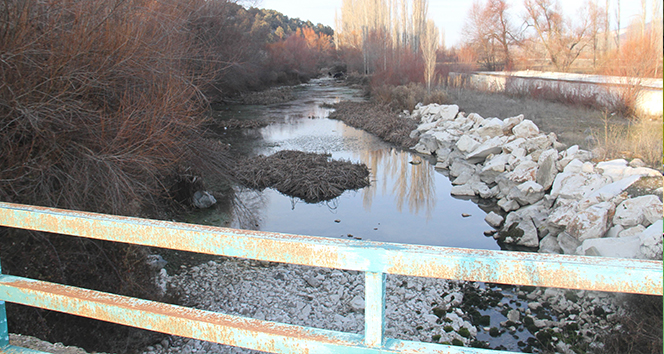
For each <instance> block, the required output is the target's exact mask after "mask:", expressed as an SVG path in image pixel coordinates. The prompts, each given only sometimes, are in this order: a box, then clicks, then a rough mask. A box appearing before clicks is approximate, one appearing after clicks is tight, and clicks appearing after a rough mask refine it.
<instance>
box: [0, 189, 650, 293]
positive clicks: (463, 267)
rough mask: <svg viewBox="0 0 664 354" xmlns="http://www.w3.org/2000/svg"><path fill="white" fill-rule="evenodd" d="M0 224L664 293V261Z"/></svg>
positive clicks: (158, 229)
mask: <svg viewBox="0 0 664 354" xmlns="http://www.w3.org/2000/svg"><path fill="white" fill-rule="evenodd" d="M0 226H8V227H14V228H21V229H30V230H37V231H45V232H52V233H58V234H66V235H73V236H80V237H86V238H91V239H98V240H107V241H115V242H124V243H131V244H138V245H145V246H152V247H160V248H169V249H175V250H181V251H190V252H196V253H205V254H212V255H219V256H230V257H241V258H249V259H255V260H262V261H271V262H281V263H291V264H299V265H306V266H316V267H327V268H337V269H348V270H358V271H368V272H374V273H386V274H401V275H409V276H421V277H431V278H441V279H453V280H467V281H482V282H490V283H501V284H512V285H532V286H543V287H556V288H569V289H583V290H597V291H610V292H624V293H641V294H653V295H662V262H661V261H646V260H634V259H619V258H604V257H587V256H571V255H553V254H539V253H529V252H512V251H490V250H472V249H462V248H449V247H436V246H420V245H406V244H394V243H382V242H371V241H354V240H343V239H334V238H328V237H313V236H299V235H289V234H279V233H273V232H261V231H251V230H237V229H230V228H221V227H213V226H203V225H192V224H184V223H176V222H170V221H160V220H147V219H139V218H131V217H122V216H113V215H105V214H96V213H88V212H78V211H70V210H62V209H54V208H45V207H37V206H28V205H20V204H10V203H3V202H0Z"/></svg>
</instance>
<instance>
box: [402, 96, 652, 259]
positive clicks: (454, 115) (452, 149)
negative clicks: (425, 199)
mask: <svg viewBox="0 0 664 354" xmlns="http://www.w3.org/2000/svg"><path fill="white" fill-rule="evenodd" d="M405 113H407V112H405ZM407 116H408V117H409V118H411V119H416V120H418V121H419V122H420V124H419V126H418V127H417V129H416V130H414V131H413V132H412V133H411V137H414V138H419V142H418V143H417V145H416V146H414V147H413V149H414V150H416V151H418V152H420V153H423V154H431V155H434V156H436V158H437V161H438V163H437V164H436V168H440V169H448V170H449V174H450V176H451V177H452V178H453V181H452V184H453V185H454V187H453V188H452V192H451V193H452V194H453V195H458V196H475V195H477V196H479V197H481V198H486V199H491V198H495V199H497V201H498V205H499V206H500V208H501V209H502V211H504V212H505V213H506V215H505V216H503V215H500V214H498V213H494V212H492V213H490V214H489V215H487V218H486V221H487V223H489V224H490V225H491V226H492V227H494V228H496V229H497V230H499V231H500V232H498V233H496V234H495V236H494V237H496V238H499V239H500V240H501V241H502V242H505V243H512V244H516V245H520V246H525V247H533V248H538V249H539V251H540V252H549V253H565V254H581V255H599V256H606V257H624V258H650V259H659V260H661V259H662V201H661V197H657V196H655V195H645V196H640V197H636V198H629V197H628V196H627V194H626V193H624V191H625V190H626V189H627V188H629V187H630V186H631V185H632V184H634V183H635V182H637V181H639V180H640V179H641V178H658V179H660V181H661V178H662V174H661V173H660V172H659V171H656V170H653V169H650V168H647V167H645V166H644V164H643V162H641V161H640V160H638V159H635V160H633V161H631V162H630V163H628V162H627V161H626V160H623V159H619V160H613V161H604V162H600V163H597V164H595V163H594V162H592V159H593V153H592V152H590V151H585V150H582V149H580V148H579V147H578V146H576V145H575V146H572V147H569V148H567V147H566V146H565V145H564V144H562V143H560V142H558V141H557V138H556V135H555V134H554V133H550V134H548V135H547V134H543V133H541V132H540V131H539V128H538V127H537V126H536V125H535V124H534V123H533V122H532V121H530V120H528V119H524V116H523V115H519V116H516V117H510V118H506V119H498V118H489V119H485V118H482V117H481V116H480V115H478V114H476V113H471V114H469V115H468V116H467V117H466V116H465V114H464V113H463V112H459V107H458V106H456V105H438V104H430V105H427V106H423V105H418V106H417V108H416V109H415V110H414V111H413V112H412V114H408V115H407ZM660 185H661V183H660ZM659 194H660V195H661V189H660V190H659Z"/></svg>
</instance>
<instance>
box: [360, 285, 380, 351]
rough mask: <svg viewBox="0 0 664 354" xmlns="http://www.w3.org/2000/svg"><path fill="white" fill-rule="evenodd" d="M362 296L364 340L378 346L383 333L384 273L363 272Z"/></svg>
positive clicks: (368, 344)
mask: <svg viewBox="0 0 664 354" xmlns="http://www.w3.org/2000/svg"><path fill="white" fill-rule="evenodd" d="M364 298H365V302H364V303H365V306H364V342H365V344H366V345H367V346H368V347H373V348H380V347H382V346H383V338H384V334H385V273H375V272H366V273H365V276H364Z"/></svg>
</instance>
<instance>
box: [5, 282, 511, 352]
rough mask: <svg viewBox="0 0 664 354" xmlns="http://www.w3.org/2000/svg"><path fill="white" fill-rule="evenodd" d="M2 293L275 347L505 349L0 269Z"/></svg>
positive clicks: (167, 329) (76, 311)
mask: <svg viewBox="0 0 664 354" xmlns="http://www.w3.org/2000/svg"><path fill="white" fill-rule="evenodd" d="M0 299H2V300H3V301H7V302H13V303H17V304H22V305H27V306H34V307H39V308H44V309H48V310H53V311H59V312H65V313H69V314H73V315H78V316H83V317H89V318H93V319H97V320H102V321H107V322H113V323H118V324H122V325H127V326H132V327H138V328H144V329H147V330H152V331H157V332H162V333H168V334H171V335H176V336H182V337H189V338H194V339H199V340H205V341H210V342H215V343H220V344H226V345H232V346H236V347H243V348H248V349H254V350H260V351H266V352H272V353H297V354H299V353H305V352H310V353H351V354H354V353H357V354H359V353H399V352H411V353H412V352H418V351H419V352H428V353H485V354H489V353H494V354H495V353H506V352H496V351H492V350H476V349H472V348H460V347H453V346H447V345H441V344H433V343H418V342H410V341H402V340H397V339H389V340H387V341H386V345H385V346H384V347H383V348H368V347H366V346H365V345H364V342H363V341H364V336H362V335H359V334H352V333H344V332H336V331H330V330H323V329H317V328H309V327H303V326H296V325H289V324H283V323H275V322H270V321H262V320H257V319H252V318H246V317H240V316H233V315H226V314H222V313H216V312H211V311H205V310H199V309H193V308H187V307H182V306H177V305H171V304H164V303H160V302H155V301H149V300H142V299H136V298H130V297H127V296H121V295H116V294H110V293H104V292H99V291H94V290H88V289H81V288H76V287H72V286H66V285H60V284H54V283H49V282H44V281H38V280H32V279H26V278H20V277H15V276H10V275H0Z"/></svg>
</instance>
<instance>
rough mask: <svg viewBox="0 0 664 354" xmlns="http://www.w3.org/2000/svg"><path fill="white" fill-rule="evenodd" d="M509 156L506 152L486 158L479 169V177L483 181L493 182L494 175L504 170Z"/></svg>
mask: <svg viewBox="0 0 664 354" xmlns="http://www.w3.org/2000/svg"><path fill="white" fill-rule="evenodd" d="M509 157H510V155H508V154H500V155H495V156H493V157H492V158H491V159H487V160H486V161H485V162H484V166H482V170H481V171H480V179H481V180H482V181H483V182H485V183H495V181H496V177H497V176H498V175H500V174H501V173H503V172H505V168H506V166H507V164H508V161H509Z"/></svg>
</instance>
